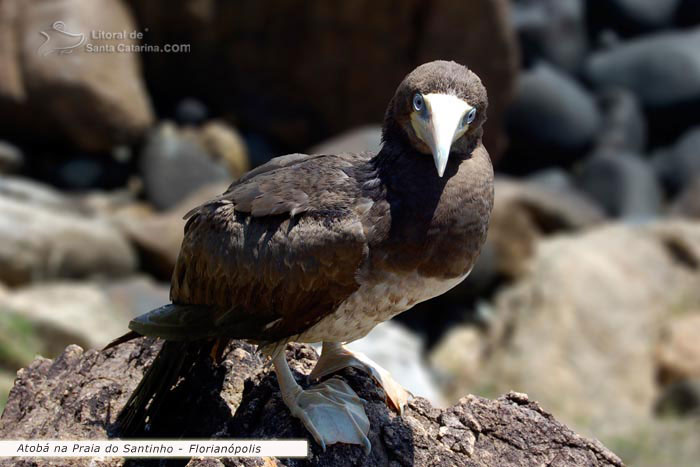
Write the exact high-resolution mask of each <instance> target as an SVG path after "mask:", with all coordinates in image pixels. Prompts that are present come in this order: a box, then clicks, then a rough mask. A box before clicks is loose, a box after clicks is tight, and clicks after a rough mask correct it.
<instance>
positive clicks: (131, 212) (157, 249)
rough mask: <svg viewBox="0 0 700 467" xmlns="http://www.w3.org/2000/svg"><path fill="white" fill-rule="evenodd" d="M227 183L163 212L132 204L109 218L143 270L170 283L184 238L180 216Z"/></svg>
mask: <svg viewBox="0 0 700 467" xmlns="http://www.w3.org/2000/svg"><path fill="white" fill-rule="evenodd" d="M228 185H229V184H228V182H218V183H213V184H209V185H206V186H204V187H201V188H200V189H198V190H196V191H195V192H194V193H192V194H190V196H188V197H187V198H185V199H184V200H183V201H182V202H180V203H178V204H177V205H176V206H174V207H172V208H170V209H169V210H167V211H165V212H163V213H154V212H153V211H152V210H151V209H150V208H149V207H148V206H144V205H142V204H138V203H132V204H130V205H127V206H124V207H122V208H121V209H118V210H116V211H115V212H114V213H113V214H111V215H110V219H111V220H112V222H113V223H114V224H115V225H116V226H117V227H118V228H119V230H121V231H122V232H123V233H124V235H125V236H126V237H127V238H128V239H129V240H130V241H131V243H132V244H133V245H134V246H135V248H136V250H137V252H138V255H139V263H140V265H141V267H142V269H144V270H146V271H148V272H149V273H151V274H153V275H154V276H155V277H157V278H159V279H161V280H165V281H169V280H170V276H171V275H172V272H173V268H174V267H175V262H176V261H177V255H178V254H179V253H180V245H181V244H182V239H183V238H184V229H185V220H184V219H183V216H184V215H185V214H186V213H187V212H188V211H189V210H190V209H193V208H195V207H197V206H199V205H200V204H201V203H204V202H205V201H207V200H210V199H212V198H214V197H215V196H218V195H220V194H221V193H223V192H224V191H226V188H228Z"/></svg>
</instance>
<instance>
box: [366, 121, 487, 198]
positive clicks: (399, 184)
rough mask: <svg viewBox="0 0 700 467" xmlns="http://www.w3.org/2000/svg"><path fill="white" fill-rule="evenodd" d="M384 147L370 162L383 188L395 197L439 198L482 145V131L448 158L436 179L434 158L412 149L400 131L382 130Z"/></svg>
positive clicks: (457, 148) (394, 129)
mask: <svg viewBox="0 0 700 467" xmlns="http://www.w3.org/2000/svg"><path fill="white" fill-rule="evenodd" d="M383 139H384V146H383V147H382V150H381V151H380V152H379V153H378V154H377V156H376V157H375V158H374V159H373V163H374V165H375V167H376V170H377V172H378V174H379V176H380V178H381V179H382V181H383V182H384V185H385V186H386V187H387V189H389V190H390V191H392V192H394V193H395V194H402V193H403V194H410V193H418V194H421V196H425V195H427V194H429V193H432V194H435V195H438V197H439V194H440V193H441V192H442V190H443V189H444V187H445V185H446V183H447V181H448V180H449V179H450V178H451V177H453V176H455V175H456V174H458V172H459V167H460V165H461V164H462V163H464V161H466V160H468V159H469V158H470V157H471V154H472V152H473V151H474V150H475V149H476V148H477V147H478V146H479V145H480V144H481V129H478V131H477V132H475V134H473V135H471V137H470V138H469V139H467V140H466V141H460V142H459V143H460V144H459V146H458V147H456V148H455V150H454V151H453V152H452V153H451V154H450V157H449V159H448V161H447V167H446V168H445V173H444V175H443V176H442V177H440V176H438V174H437V169H436V168H435V163H434V161H433V157H432V155H430V154H424V153H422V152H420V151H418V150H417V149H415V148H414V147H413V146H412V145H411V144H410V142H409V141H408V139H407V138H406V136H405V135H404V133H403V131H402V130H400V129H398V128H392V127H389V128H385V129H384V133H383Z"/></svg>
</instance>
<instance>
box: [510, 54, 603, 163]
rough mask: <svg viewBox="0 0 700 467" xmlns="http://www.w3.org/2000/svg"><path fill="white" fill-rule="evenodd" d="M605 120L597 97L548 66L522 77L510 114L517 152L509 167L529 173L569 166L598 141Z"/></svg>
mask: <svg viewBox="0 0 700 467" xmlns="http://www.w3.org/2000/svg"><path fill="white" fill-rule="evenodd" d="M600 124H601V117H600V112H599V110H598V107H597V105H596V102H595V100H594V98H593V97H592V96H591V95H590V94H588V92H587V91H586V90H585V89H584V88H582V87H581V86H580V85H579V84H578V83H577V82H576V81H574V80H573V79H572V78H570V77H568V76H566V75H564V74H562V73H561V72H560V71H558V70H557V69H555V68H553V67H552V66H550V65H547V64H545V63H540V64H538V65H536V66H535V67H534V68H532V69H530V70H528V71H526V72H524V73H522V74H521V75H520V77H519V79H518V85H517V90H516V96H515V99H514V101H513V104H512V105H511V108H510V111H509V114H508V126H509V129H510V134H511V140H512V145H513V152H514V153H515V155H513V157H512V158H511V159H508V160H506V161H504V163H506V164H507V165H508V166H511V165H513V166H516V167H520V166H523V167H525V168H526V169H527V170H532V169H533V168H542V167H547V166H550V165H568V164H570V163H571V162H572V161H571V158H572V157H574V156H575V155H577V154H580V153H582V151H584V150H585V149H586V148H587V147H588V146H590V145H591V143H592V142H593V141H594V138H595V137H596V134H597V131H598V129H599V128H600Z"/></svg>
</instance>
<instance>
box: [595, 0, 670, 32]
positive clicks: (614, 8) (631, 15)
mask: <svg viewBox="0 0 700 467" xmlns="http://www.w3.org/2000/svg"><path fill="white" fill-rule="evenodd" d="M681 2H682V0H609V1H607V2H588V5H589V8H588V17H589V22H590V24H591V28H592V29H593V31H594V32H599V31H602V30H605V29H613V30H615V31H616V32H617V33H619V34H622V35H624V36H632V35H638V34H640V33H644V32H649V31H654V30H658V29H662V28H668V27H669V26H671V25H672V24H673V21H674V17H675V14H676V11H677V10H678V7H679V6H680V4H681Z"/></svg>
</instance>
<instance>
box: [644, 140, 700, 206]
mask: <svg viewBox="0 0 700 467" xmlns="http://www.w3.org/2000/svg"><path fill="white" fill-rule="evenodd" d="M698 148H700V127H694V128H691V129H689V130H688V131H686V132H685V133H684V134H683V135H682V136H681V137H680V138H679V139H678V141H676V142H675V143H674V144H673V145H672V146H670V147H667V148H664V149H660V150H658V151H656V152H655V153H654V156H653V159H652V163H653V164H654V168H655V169H656V173H657V175H658V177H659V179H660V180H661V182H662V183H663V186H664V188H665V189H666V192H667V193H668V194H669V196H671V197H673V196H675V195H677V194H678V193H680V192H682V191H683V190H684V189H686V187H688V186H689V185H690V183H691V182H692V181H693V179H695V178H697V177H700V152H699V150H698Z"/></svg>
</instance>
